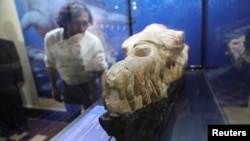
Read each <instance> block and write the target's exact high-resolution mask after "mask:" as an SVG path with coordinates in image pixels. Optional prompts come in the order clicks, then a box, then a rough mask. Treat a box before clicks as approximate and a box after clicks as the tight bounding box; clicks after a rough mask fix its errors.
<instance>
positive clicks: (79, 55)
mask: <svg viewBox="0 0 250 141" xmlns="http://www.w3.org/2000/svg"><path fill="white" fill-rule="evenodd" d="M63 31H64V30H63V28H57V29H54V30H52V31H50V32H48V33H47V34H46V35H45V41H44V42H45V58H44V60H45V64H46V67H53V68H55V69H57V70H58V72H59V74H60V76H61V78H62V79H63V80H64V81H65V82H66V83H67V84H69V85H76V84H81V83H84V82H87V81H89V80H91V79H94V77H95V74H94V72H95V71H104V70H107V68H108V64H107V62H106V58H105V53H104V49H103V45H102V43H101V41H100V40H99V39H98V37H96V36H95V35H94V34H92V33H90V32H88V31H86V32H85V33H84V34H77V35H74V36H72V37H70V38H69V39H67V40H63Z"/></svg>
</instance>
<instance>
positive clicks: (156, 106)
mask: <svg viewBox="0 0 250 141" xmlns="http://www.w3.org/2000/svg"><path fill="white" fill-rule="evenodd" d="M182 85H183V79H180V80H178V81H176V82H174V83H172V84H171V86H170V87H169V89H168V94H169V97H168V98H165V99H162V100H160V101H159V102H155V103H151V104H150V105H148V106H147V107H145V108H143V109H140V110H138V111H136V112H134V113H132V114H130V115H128V116H120V117H112V116H110V115H109V114H108V113H104V114H103V115H102V116H100V117H99V122H100V124H101V126H102V127H103V129H104V130H105V131H106V132H107V134H108V135H110V136H113V137H115V139H116V141H159V139H160V138H161V135H162V133H163V131H164V129H165V127H166V125H167V123H168V118H169V115H170V114H171V111H172V109H173V106H174V104H175V101H176V98H177V96H178V94H179V93H180V91H181V89H182Z"/></svg>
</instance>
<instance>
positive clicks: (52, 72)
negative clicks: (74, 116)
mask: <svg viewBox="0 0 250 141" xmlns="http://www.w3.org/2000/svg"><path fill="white" fill-rule="evenodd" d="M52 39H53V38H52V36H51V35H46V36H45V39H44V43H45V56H44V62H45V65H46V67H47V71H48V76H49V80H50V83H51V94H52V97H53V98H54V99H55V100H56V101H59V102H61V97H60V93H59V90H58V88H57V84H56V76H57V75H56V74H57V70H56V69H55V68H56V67H55V63H56V62H55V59H54V58H53V55H52V53H51V52H50V51H49V48H50V47H51V44H53V43H54V42H55V41H54V40H52Z"/></svg>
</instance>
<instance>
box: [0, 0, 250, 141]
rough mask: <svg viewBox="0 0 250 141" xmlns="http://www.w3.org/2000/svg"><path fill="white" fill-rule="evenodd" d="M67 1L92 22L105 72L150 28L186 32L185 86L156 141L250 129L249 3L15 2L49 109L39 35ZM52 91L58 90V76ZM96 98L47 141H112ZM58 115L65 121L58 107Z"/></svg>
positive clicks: (202, 140)
mask: <svg viewBox="0 0 250 141" xmlns="http://www.w3.org/2000/svg"><path fill="white" fill-rule="evenodd" d="M72 1H80V2H83V3H85V4H86V6H87V7H88V8H89V10H90V12H91V13H92V14H93V20H94V24H93V25H92V26H90V27H89V29H88V30H89V31H90V32H92V33H94V34H95V35H97V36H98V37H99V39H100V40H101V41H102V43H103V45H104V51H105V54H106V58H107V62H108V69H110V68H111V67H112V66H114V65H115V64H117V63H118V62H120V61H122V60H124V58H125V57H126V54H125V52H124V50H123V49H122V43H123V42H124V41H125V40H126V39H128V38H129V37H131V36H133V35H135V34H137V33H139V32H140V31H142V30H143V29H144V28H145V27H146V26H147V25H149V24H152V23H160V24H163V25H165V26H166V27H167V28H169V29H174V30H179V31H183V32H184V35H185V38H184V40H185V43H186V44H187V45H188V46H189V52H188V62H187V67H186V69H185V72H184V73H183V76H182V78H183V85H182V87H181V90H180V91H178V93H176V95H177V97H176V99H174V104H173V106H172V107H171V109H169V110H170V111H171V112H170V114H169V115H168V116H167V118H166V120H165V121H164V123H165V124H164V129H162V130H161V131H159V132H161V133H160V138H158V140H160V141H206V140H207V139H208V137H209V136H210V134H209V133H210V132H208V125H233V124H236V125H237V124H243V125H247V124H250V118H249V117H250V108H249V104H250V97H249V95H250V81H249V80H250V69H249V68H250V67H249V66H250V51H249V49H250V47H249V42H250V38H249V35H250V34H249V30H250V14H249V9H248V8H249V5H250V1H249V0H227V1H225V0H188V1H187V0H154V1H151V0H119V1H117V0H57V1H49V0H37V1H33V0H22V1H19V0H15V1H14V3H15V8H16V9H12V10H13V11H17V14H18V19H17V20H18V21H19V22H20V23H19V24H20V27H21V29H22V35H23V39H24V45H25V50H26V52H27V57H28V61H29V64H30V67H31V71H32V76H33V78H34V82H35V87H36V90H37V95H36V97H38V98H39V99H49V101H50V102H51V103H56V102H55V101H54V100H53V98H52V96H51V84H50V82H49V77H48V72H47V69H46V67H45V64H44V55H45V49H44V46H45V44H44V37H45V33H47V32H48V31H50V30H52V29H54V28H56V27H58V25H56V24H55V19H56V16H57V13H58V12H59V9H60V8H61V7H62V5H64V4H66V3H67V2H72ZM1 28H2V27H1ZM0 37H1V34H0ZM10 40H12V39H10ZM19 55H21V56H22V54H19ZM99 81H100V80H99V79H96V83H98V82H99ZM57 85H58V86H59V87H60V88H61V89H62V80H61V78H60V76H58V77H57ZM100 87H101V86H99V85H98V89H100ZM142 89H143V88H142ZM102 98H103V97H102V94H101V91H99V100H98V101H97V102H96V103H95V104H94V105H92V106H91V107H90V108H89V109H85V110H84V111H79V109H73V111H74V110H75V111H74V112H75V115H70V120H68V118H69V117H65V118H64V119H60V122H63V123H64V124H65V126H64V127H65V128H63V129H61V130H60V132H59V131H58V132H57V133H58V134H54V136H47V139H52V140H53V141H61V140H67V141H69V140H79V139H80V138H82V140H84V139H85V140H88V141H98V140H100V141H101V140H102V141H104V140H107V141H108V140H116V139H115V137H113V136H112V135H109V134H107V132H105V130H104V129H103V128H102V127H101V125H99V117H100V116H101V115H102V114H103V113H105V112H106V111H107V109H105V107H104V105H103V102H102V100H103V99H102ZM24 99H25V98H24ZM46 104H47V103H46ZM61 104H62V103H61ZM26 109H27V111H29V112H28V114H27V115H28V116H30V111H31V110H32V111H33V110H34V109H36V110H37V109H38V110H39V111H41V110H42V111H43V110H45V111H48V110H49V111H51V112H53V111H54V110H53V109H50V108H47V109H43V108H39V107H38V108H37V107H36V106H34V105H33V107H32V106H30V107H26ZM55 112H58V111H55ZM60 112H62V115H63V116H65V109H64V107H63V108H62V110H61V111H60ZM0 114H2V113H0ZM66 121H70V122H66ZM87 121H88V122H87ZM87 127H88V128H87ZM41 128H42V127H41ZM44 128H45V127H44ZM233 129H235V130H236V129H237V128H233ZM239 129H240V128H239ZM242 129H244V130H245V128H242ZM25 130H26V131H27V130H28V131H30V129H27V128H26V129H25ZM25 130H24V132H25ZM246 130H248V132H249V130H250V127H247V129H246ZM88 132H89V133H88ZM156 132H157V131H156ZM135 134H136V133H135ZM11 135H12V134H8V135H7V136H6V138H8V137H10V136H11ZM92 135H93V136H92ZM0 136H1V134H0ZM97 137H99V138H97ZM70 138H71V139H70ZM117 141H119V140H117Z"/></svg>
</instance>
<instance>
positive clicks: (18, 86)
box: [17, 81, 24, 89]
mask: <svg viewBox="0 0 250 141" xmlns="http://www.w3.org/2000/svg"><path fill="white" fill-rule="evenodd" d="M23 84H24V82H23V81H20V82H18V83H17V88H19V89H20V88H21V87H22V86H23Z"/></svg>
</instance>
